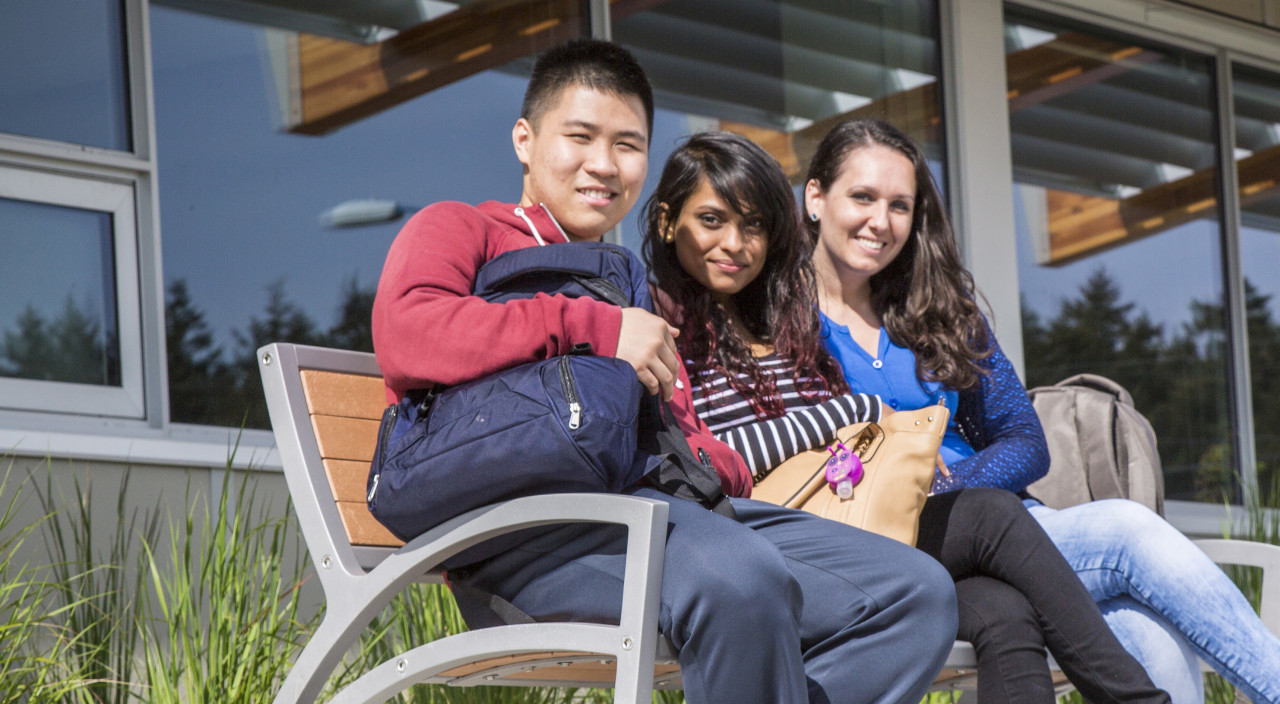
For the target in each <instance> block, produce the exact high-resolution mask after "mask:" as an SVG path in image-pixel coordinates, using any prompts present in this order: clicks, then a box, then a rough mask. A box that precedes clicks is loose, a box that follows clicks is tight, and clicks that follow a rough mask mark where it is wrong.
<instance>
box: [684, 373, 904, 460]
mask: <svg viewBox="0 0 1280 704" xmlns="http://www.w3.org/2000/svg"><path fill="white" fill-rule="evenodd" d="M756 362H757V363H758V364H759V365H760V368H761V369H762V370H763V371H764V373H766V374H769V375H771V376H772V377H773V382H774V384H775V385H776V386H777V389H778V393H779V394H780V395H781V397H782V404H783V407H784V408H786V410H787V412H786V414H785V415H782V416H779V417H777V418H770V419H766V420H761V419H759V418H756V414H755V411H754V410H753V409H752V408H751V403H750V402H749V401H748V400H747V399H746V398H745V397H744V396H742V394H740V393H738V392H737V391H736V390H734V388H733V387H731V386H729V380H728V378H727V377H725V376H724V375H723V374H722V373H720V372H715V371H704V372H699V373H697V374H690V377H691V378H690V381H691V382H692V385H693V389H692V391H693V409H694V411H695V412H697V414H698V416H699V417H700V418H702V420H703V422H705V423H706V424H707V426H708V427H709V428H710V429H711V432H712V433H713V434H714V435H715V436H716V438H717V439H719V440H722V441H723V442H725V443H726V444H728V445H729V446H730V447H732V448H733V449H734V450H737V451H738V454H740V455H742V457H743V459H745V460H746V461H747V466H748V467H749V468H750V469H751V474H752V476H754V477H755V479H756V481H759V480H761V479H763V478H764V476H765V475H766V474H768V473H769V471H770V470H771V469H773V468H774V467H776V466H778V465H779V464H782V462H783V461H784V460H786V459H788V458H790V457H792V456H794V455H797V454H800V453H801V452H804V451H806V450H811V449H813V448H815V447H820V446H822V445H826V444H828V443H830V442H832V441H833V440H835V436H836V431H837V430H839V429H840V428H843V427H845V426H847V425H853V424H854V423H861V422H863V421H869V420H878V419H879V418H880V398H879V397H877V396H869V395H867V394H847V395H844V396H837V397H835V398H833V399H831V400H829V401H823V402H821V403H818V404H816V405H815V404H813V403H812V402H811V401H810V400H809V399H806V398H805V397H803V396H801V395H800V392H799V391H797V390H796V388H795V387H796V382H795V366H794V365H793V364H791V362H789V361H788V360H785V359H783V358H782V357H780V356H778V355H777V354H769V355H765V356H763V357H757V358H756ZM738 378H739V379H742V380H746V379H747V376H746V375H745V374H739V375H738ZM801 381H808V379H801Z"/></svg>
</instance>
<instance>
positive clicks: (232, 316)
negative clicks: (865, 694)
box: [0, 0, 1280, 534]
mask: <svg viewBox="0 0 1280 704" xmlns="http://www.w3.org/2000/svg"><path fill="white" fill-rule="evenodd" d="M581 34H595V35H597V36H609V37H612V38H613V39H614V40H616V41H618V42H620V43H622V44H623V45H625V46H627V47H629V48H630V49H631V50H632V51H633V52H634V53H635V54H636V56H637V57H638V58H639V60H640V61H641V63H642V64H643V65H644V66H645V68H646V70H647V71H648V72H649V74H650V77H651V79H652V80H653V83H654V85H655V88H656V90H657V98H658V115H657V119H656V124H655V129H654V139H653V145H652V153H651V163H650V180H649V183H648V186H649V188H652V186H653V183H654V181H656V178H657V175H658V173H659V171H660V170H661V163H662V161H663V160H664V159H665V157H666V155H667V154H668V153H670V151H671V150H672V149H673V148H674V146H675V145H676V144H678V142H679V140H680V139H681V138H683V137H685V136H687V135H688V134H691V133H693V132H696V131H701V130H706V129H731V130H735V131H739V132H742V133H744V134H746V135H748V136H750V137H751V138H752V139H755V140H757V141H758V142H760V143H761V144H762V145H763V146H765V147H766V148H767V149H768V150H769V151H770V152H771V153H772V154H774V155H775V156H776V157H777V158H778V159H779V161H780V163H782V165H783V167H784V168H785V169H786V170H787V171H788V173H789V174H790V175H791V176H792V177H793V180H794V183H796V184H797V185H799V184H800V180H801V178H802V174H803V172H804V169H805V168H806V167H807V160H808V158H809V155H810V154H811V153H812V150H813V148H814V147H815V146H816V143H817V141H818V139H820V138H821V136H822V135H823V134H824V133H825V131H826V130H827V129H829V128H830V127H831V126H832V125H833V124H835V123H837V122H839V121H841V120H843V119H847V118H849V117H853V116H863V115H867V116H875V117H881V118H884V119H888V120H889V121H891V122H894V123H896V124H898V125H899V126H901V127H903V128H904V129H906V130H907V131H908V132H910V133H911V134H913V135H914V136H915V137H916V138H917V139H918V140H920V141H921V142H922V144H924V146H925V148H926V151H927V153H928V154H929V156H930V159H931V163H932V165H933V167H934V172H935V175H936V177H937V178H938V179H939V181H940V183H941V184H943V186H944V189H945V191H946V193H947V194H948V197H949V200H950V206H951V209H952V212H953V214H954V217H955V220H956V224H957V227H958V231H959V236H960V238H961V244H962V250H963V253H964V256H965V260H966V263H967V265H968V266H969V267H970V268H971V270H972V271H973V273H974V276H975V279H976V281H977V283H978V286H979V288H980V290H981V292H982V294H983V295H984V297H985V302H986V305H987V308H988V310H989V315H990V319H991V322H992V324H993V327H994V328H995V330H996V333H997V335H998V337H999V339H1000V341H1001V343H1002V345H1003V347H1004V349H1005V351H1006V353H1007V354H1008V355H1009V356H1010V357H1011V358H1012V359H1013V360H1015V363H1016V364H1017V365H1018V368H1019V370H1020V372H1021V373H1022V374H1023V377H1024V380H1026V381H1027V382H1028V385H1040V384H1046V383H1052V382H1053V381H1056V380H1058V379H1061V378H1063V377H1066V376H1068V375H1070V374H1074V373H1078V372H1082V371H1091V372H1095V373H1100V374H1104V375H1106V376H1110V377H1112V378H1114V379H1116V380H1117V381H1120V382H1121V383H1123V384H1124V385H1125V386H1127V387H1128V388H1129V389H1130V390H1131V391H1132V393H1133V395H1134V398H1135V401H1136V404H1137V406H1138V408H1139V410H1141V411H1142V412H1144V413H1145V414H1146V415H1147V416H1148V417H1149V418H1150V419H1151V420H1152V422H1153V424H1154V425H1155V427H1156V429H1157V433H1158V434H1159V439H1160V447H1161V456H1162V460H1163V462H1164V471H1165V480H1166V487H1167V494H1168V497H1169V499H1170V500H1171V501H1170V508H1169V514H1170V517H1171V518H1172V520H1174V522H1175V524H1177V525H1179V527H1181V528H1183V529H1184V530H1186V531H1188V532H1192V533H1200V534H1215V533H1218V532H1220V530H1221V519H1222V506H1223V505H1224V502H1225V503H1234V504H1238V503H1241V502H1242V501H1244V500H1245V499H1247V498H1249V497H1250V496H1253V495H1255V494H1257V493H1258V492H1262V493H1264V494H1265V493H1267V492H1268V491H1269V490H1270V488H1271V486H1272V482H1273V481H1274V477H1276V476H1278V475H1280V472H1277V468H1280V388H1278V387H1277V381H1276V379H1277V378H1278V377H1280V185H1278V184H1277V181H1278V180H1280V0H1197V1H1196V2H1171V1H1168V0H1020V1H1018V2H1008V3H1001V2H999V0H895V1H893V2H889V1H886V0H849V1H842V2H832V1H830V0H666V1H661V0H615V1H614V2H612V3H606V2H604V1H603V0H592V1H590V2H576V1H575V2H564V1H558V2H557V1H554V0H476V1H474V2H462V3H450V2H436V1H434V0H368V1H367V2H337V1H333V2H314V1H313V2H301V1H300V0H92V1H86V0H44V1H43V2H22V1H20V2H16V3H7V4H6V5H5V6H4V7H3V8H0V59H3V65H5V66H8V67H11V68H10V69H8V70H6V71H5V72H4V73H3V74H2V75H0V249H2V251H3V252H4V253H5V254H4V256H3V257H0V446H3V447H4V448H5V449H6V450H7V451H8V452H9V453H10V455H11V456H12V457H13V458H14V461H16V462H18V463H20V464H31V465H34V464H40V463H43V465H44V466H47V467H48V468H49V471H52V472H54V473H55V474H56V473H60V472H68V471H70V470H69V468H77V469H80V470H84V469H89V470H91V471H92V472H94V473H97V474H103V475H109V474H112V473H115V474H119V473H120V472H121V471H123V469H124V468H125V467H132V468H134V470H135V471H138V472H143V473H145V475H146V476H147V477H148V479H149V481H148V482H147V486H149V487H151V488H152V489H153V490H154V491H155V492H157V493H158V494H160V495H162V496H163V495H166V493H167V492H169V491H171V490H174V488H175V487H176V492H177V493H175V494H173V495H174V496H181V495H182V487H183V485H184V484H186V483H187V482H188V481H190V478H191V476H192V474H193V473H195V474H196V475H197V476H202V475H203V474H205V473H211V474H212V475H213V476H215V477H216V476H217V474H218V473H219V472H220V471H221V470H223V469H225V468H226V467H227V466H233V467H240V468H244V467H259V468H263V469H265V470H267V471H273V470H276V469H278V466H277V464H278V460H277V459H276V458H275V455H274V453H273V451H272V439H271V435H270V433H269V431H268V430H267V423H266V416H265V410H264V408H263V405H262V400H261V390H260V386H259V384H258V381H257V371H256V366H255V364H254V360H253V351H254V349H256V347H257V346H258V345H260V344H264V343H266V342H271V341H277V340H289V341H296V342H307V343H314V344H324V345H330V346H339V347H347V348H353V349H367V348H368V345H369V331H368V324H369V323H368V310H369V305H370V303H371V300H372V290H373V287H374V285H375V284H376V281H377V277H378V273H379V268H380V266H381V263H382V258H383V256H384V255H385V253H386V250H387V247H388V245H389V244H390V241H391V239H392V238H393V237H394V235H395V232H396V230H397V228H398V227H399V224H400V223H401V222H403V218H404V217H405V215H406V214H407V213H409V212H411V211H412V210H413V209H414V208H416V207H420V206H422V205H426V204H427V203H430V202H434V201H438V200H462V201H467V202H478V201H480V200H485V199H494V198H497V199H505V200H514V199H516V198H518V195H519V183H520V182H519V171H518V164H517V163H516V162H515V159H514V157H513V154H512V152H511V147H510V141H509V135H510V128H511V125H512V123H513V122H514V120H515V118H516V116H517V114H518V111H519V105H520V98H521V95H522V92H523V90H524V84H525V80H526V79H525V77H526V76H527V73H528V70H529V68H530V66H531V63H532V62H531V56H532V55H533V54H535V53H536V52H537V51H538V50H540V49H541V48H543V47H545V46H547V45H549V44H550V43H553V42H555V41H559V40H561V39H563V38H566V37H569V36H575V35H581ZM647 192H648V191H646V195H647ZM615 237H616V238H617V239H618V240H619V241H621V242H623V243H624V244H627V245H630V246H634V245H635V244H636V242H637V241H638V239H639V236H638V232H637V230H636V222H635V218H634V216H632V217H630V218H628V220H627V221H625V222H624V223H623V225H622V226H620V228H619V229H618V231H616V233H615ZM428 344H429V342H428ZM151 480H154V481H151ZM166 487H168V489H166Z"/></svg>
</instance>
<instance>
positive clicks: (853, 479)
mask: <svg viewBox="0 0 1280 704" xmlns="http://www.w3.org/2000/svg"><path fill="white" fill-rule="evenodd" d="M836 447H838V448H840V449H839V451H836V449H835V448H833V447H831V446H830V445H828V446H827V452H830V453H831V459H829V460H827V470H826V475H827V483H828V484H830V485H831V489H832V491H834V492H836V496H839V497H840V498H842V499H847V498H849V497H851V496H853V487H854V486H856V485H857V484H858V482H860V481H862V458H861V457H858V456H857V455H856V454H854V453H853V452H851V451H850V450H849V448H847V447H845V446H844V443H842V442H837V443H836Z"/></svg>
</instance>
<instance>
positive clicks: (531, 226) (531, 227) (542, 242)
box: [515, 207, 547, 247]
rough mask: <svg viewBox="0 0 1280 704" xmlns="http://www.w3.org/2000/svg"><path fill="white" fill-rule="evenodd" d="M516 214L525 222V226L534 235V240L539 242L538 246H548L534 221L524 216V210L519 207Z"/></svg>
mask: <svg viewBox="0 0 1280 704" xmlns="http://www.w3.org/2000/svg"><path fill="white" fill-rule="evenodd" d="M515 212H516V215H519V216H520V218H521V219H522V220H524V222H525V224H526V225H528V226H529V231H530V232H532V233H533V238H534V239H535V240H537V241H538V244H540V245H542V246H544V247H545V246H546V245H547V243H546V241H545V240H543V239H542V235H539V234H538V228H537V226H536V225H534V224H533V221H532V220H530V219H529V216H528V215H525V214H524V208H520V207H517V208H516V211H515Z"/></svg>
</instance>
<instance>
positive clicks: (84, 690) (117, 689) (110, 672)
mask: <svg viewBox="0 0 1280 704" xmlns="http://www.w3.org/2000/svg"><path fill="white" fill-rule="evenodd" d="M74 481H75V484H74V492H73V496H71V497H68V496H67V495H66V494H65V493H63V492H61V491H55V490H54V488H53V478H52V476H49V477H47V478H46V481H45V488H44V490H43V491H38V492H37V493H38V495H39V499H40V503H41V505H42V506H43V507H44V511H45V513H46V515H47V516H48V517H49V518H48V520H47V521H46V523H45V531H44V539H45V541H44V542H45V547H46V550H47V552H48V554H49V557H50V561H51V564H50V567H49V569H50V571H51V573H52V575H53V581H54V590H53V597H54V599H55V601H56V602H57V603H58V604H59V605H60V606H61V607H62V621H63V623H64V624H65V627H66V628H67V630H68V631H69V632H71V633H76V634H79V637H78V638H76V639H75V640H74V641H72V642H71V643H69V644H68V647H67V648H66V651H65V652H64V654H63V657H64V658H65V660H66V661H67V662H69V663H70V664H71V666H72V667H73V668H75V669H76V670H78V671H79V672H80V673H81V675H82V677H83V680H84V686H83V687H81V688H79V689H77V690H75V691H73V692H71V693H70V695H69V696H68V701H69V702H72V703H74V704H128V702H129V701H131V699H130V698H131V697H133V696H136V695H137V694H138V693H139V685H138V683H137V681H136V677H135V675H136V672H135V670H136V666H137V657H136V656H137V652H138V644H139V633H138V624H139V623H140V622H141V615H142V604H143V597H144V595H145V581H144V580H145V578H146V565H145V563H144V562H143V558H144V557H145V553H144V551H143V550H142V549H141V547H140V546H141V545H142V544H146V543H155V542H156V540H157V538H158V536H159V533H160V524H159V520H158V512H157V511H156V510H154V509H153V510H151V511H138V510H134V511H132V512H130V511H128V509H127V507H126V498H127V497H128V494H129V472H128V471H127V470H126V472H125V474H124V478H123V480H122V481H121V483H120V488H119V491H118V492H117V496H116V504H115V511H114V514H113V515H112V516H111V518H112V519H113V520H112V521H111V523H112V524H113V525H115V526H116V529H115V530H114V531H110V532H99V531H95V530H93V528H92V527H93V526H94V525H103V524H104V523H106V522H105V521H102V520H98V521H96V522H95V520H94V518H95V516H94V510H93V506H92V497H93V491H92V488H93V486H92V480H91V479H86V480H85V483H84V484H81V482H80V478H79V477H78V476H77V477H76V478H75V480H74Z"/></svg>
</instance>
